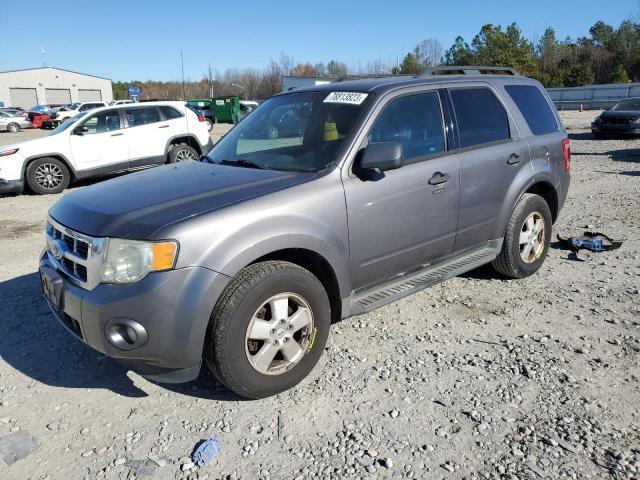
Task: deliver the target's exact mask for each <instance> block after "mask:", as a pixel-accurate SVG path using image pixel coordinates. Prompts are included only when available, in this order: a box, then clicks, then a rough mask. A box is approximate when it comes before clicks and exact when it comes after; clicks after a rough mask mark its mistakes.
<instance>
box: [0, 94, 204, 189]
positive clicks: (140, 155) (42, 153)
mask: <svg viewBox="0 0 640 480" xmlns="http://www.w3.org/2000/svg"><path fill="white" fill-rule="evenodd" d="M212 145H213V144H212V142H211V137H210V136H209V133H208V132H207V127H206V125H205V122H204V117H202V116H199V115H197V114H196V113H195V112H194V111H193V110H191V109H190V108H188V107H187V106H185V104H184V103H183V102H149V103H138V104H135V105H118V106H113V107H103V108H97V109H95V110H91V111H88V112H85V113H80V114H78V115H76V116H74V117H71V119H69V120H68V121H66V122H65V123H63V124H61V125H60V126H59V127H58V128H56V129H55V130H53V131H52V132H51V134H49V135H48V136H46V137H43V138H38V139H35V140H29V141H26V142H21V143H15V144H13V145H7V146H4V147H0V193H7V192H22V191H23V189H24V188H25V186H29V188H30V189H31V190H32V191H33V192H35V193H39V194H47V193H59V192H62V191H63V190H64V189H65V188H67V186H68V185H69V183H70V182H71V181H72V180H79V179H82V178H87V177H91V176H95V175H100V174H104V173H108V172H113V171H118V170H125V169H128V168H132V167H139V166H144V165H158V164H163V163H174V162H180V161H184V160H197V159H199V158H200V157H201V156H202V155H203V154H204V153H207V152H208V151H209V149H210V148H211V146H212Z"/></svg>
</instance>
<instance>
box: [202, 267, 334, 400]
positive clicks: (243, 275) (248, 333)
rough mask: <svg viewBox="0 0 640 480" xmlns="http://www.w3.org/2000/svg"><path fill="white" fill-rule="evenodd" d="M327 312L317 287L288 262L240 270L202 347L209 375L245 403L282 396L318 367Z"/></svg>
mask: <svg viewBox="0 0 640 480" xmlns="http://www.w3.org/2000/svg"><path fill="white" fill-rule="evenodd" d="M330 324H331V309H330V306H329V299H328V296H327V292H326V291H325V289H324V287H323V286H322V283H320V281H319V280H318V279H317V278H316V277H315V276H314V275H313V274H312V273H311V272H309V271H308V270H305V269H304V268H302V267H300V266H298V265H295V264H293V263H289V262H283V261H267V262H260V263H256V264H253V265H249V266H248V267H246V268H244V269H243V270H241V271H240V272H239V273H238V275H237V276H236V277H235V278H234V279H233V280H232V281H231V282H230V283H229V285H228V286H227V288H226V289H225V291H224V292H223V294H222V295H221V297H220V299H219V300H218V303H217V304H216V306H215V308H214V310H213V313H212V315H211V320H210V322H209V327H208V330H207V338H206V342H205V348H204V359H205V361H206V363H207V366H208V367H209V369H210V370H211V372H212V373H213V375H214V376H215V377H216V378H217V379H218V380H219V381H220V382H221V383H222V384H224V385H225V386H226V387H227V388H229V389H230V390H232V391H234V392H235V393H237V394H238V395H241V396H243V397H247V398H263V397H268V396H270V395H275V394H277V393H280V392H283V391H285V390H287V389H289V388H291V387H293V386H295V385H297V384H298V383H299V382H300V381H302V380H303V379H304V378H305V377H306V376H307V375H308V374H309V373H310V372H311V370H313V367H314V366H315V365H316V363H317V362H318V359H319V358H320V355H321V354H322V351H323V349H324V346H325V344H326V342H327V338H328V336H329V326H330Z"/></svg>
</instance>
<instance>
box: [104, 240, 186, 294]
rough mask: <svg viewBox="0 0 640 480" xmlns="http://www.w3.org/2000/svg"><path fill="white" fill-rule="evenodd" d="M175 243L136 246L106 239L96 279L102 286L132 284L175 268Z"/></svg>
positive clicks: (136, 241)
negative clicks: (103, 255)
mask: <svg viewBox="0 0 640 480" xmlns="http://www.w3.org/2000/svg"><path fill="white" fill-rule="evenodd" d="M177 253H178V243H177V242H140V241H138V240H123V239H120V238H109V239H107V246H106V254H105V257H104V262H103V264H102V267H101V268H100V279H101V280H102V281H103V282H106V283H134V282H137V281H139V280H142V279H143V278H144V277H146V276H147V274H148V273H149V272H156V271H160V270H170V269H172V268H173V266H174V265H175V261H176V257H177Z"/></svg>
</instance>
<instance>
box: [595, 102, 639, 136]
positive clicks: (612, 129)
mask: <svg viewBox="0 0 640 480" xmlns="http://www.w3.org/2000/svg"><path fill="white" fill-rule="evenodd" d="M591 132H592V133H593V135H594V136H595V137H596V138H603V137H606V136H634V137H635V136H640V98H632V99H629V100H623V101H622V102H619V103H616V104H615V105H614V106H613V107H611V108H610V109H609V110H606V111H604V112H602V114H600V115H598V117H596V119H595V120H594V122H593V123H592V124H591Z"/></svg>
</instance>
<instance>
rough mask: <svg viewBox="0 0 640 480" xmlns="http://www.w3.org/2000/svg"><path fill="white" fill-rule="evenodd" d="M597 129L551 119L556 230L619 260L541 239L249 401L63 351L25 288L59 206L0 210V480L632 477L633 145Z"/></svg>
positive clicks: (584, 118) (401, 306)
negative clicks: (557, 179)
mask: <svg viewBox="0 0 640 480" xmlns="http://www.w3.org/2000/svg"><path fill="white" fill-rule="evenodd" d="M596 114H597V112H585V113H583V114H579V113H575V112H571V113H570V114H563V117H564V118H565V122H566V124H567V126H568V127H569V128H570V132H571V137H572V148H573V161H572V176H573V179H572V186H571V190H570V192H569V198H568V200H567V203H566V205H565V208H564V210H563V211H562V214H561V217H560V219H559V221H558V223H557V224H556V226H555V231H556V232H559V233H562V234H565V235H568V234H575V233H579V232H581V231H582V230H584V228H583V227H584V226H585V225H589V228H592V229H595V230H599V231H603V232H605V233H607V234H609V235H610V236H613V237H619V238H622V239H625V243H624V245H623V246H622V248H621V249H620V250H617V251H614V252H608V253H607V252H605V253H600V254H595V253H593V254H591V253H584V254H583V253H581V254H580V257H581V258H582V259H583V261H577V260H575V259H571V257H570V256H569V255H568V252H567V251H563V250H561V249H559V247H558V246H557V245H556V244H555V243H554V244H552V249H551V250H550V253H549V257H548V259H547V261H546V263H545V264H544V266H543V268H542V269H541V271H540V272H538V273H537V274H536V275H534V276H533V277H531V278H528V279H526V280H520V281H511V280H503V279H501V278H500V277H499V276H497V275H495V274H493V273H492V271H491V270H490V269H489V268H481V269H478V270H475V271H473V272H470V273H468V274H466V275H463V276H461V277H457V278H454V279H451V280H449V281H447V282H445V283H443V284H440V285H438V286H435V287H433V288H430V289H427V290H425V291H423V292H420V293H418V294H416V295H413V296H411V297H408V298H406V299H403V300H401V301H399V302H396V303H393V304H391V305H388V306H386V307H384V308H381V309H379V310H377V311H374V312H372V313H369V314H366V315H361V316H358V317H354V318H351V319H348V320H345V321H343V322H340V323H338V324H336V325H334V326H333V327H332V329H331V336H330V339H329V343H328V347H327V349H326V351H325V354H324V355H323V357H322V359H321V361H320V363H319V365H318V366H317V367H316V369H315V370H314V371H313V373H312V374H311V376H310V377H309V378H308V379H307V380H306V381H304V382H303V383H302V384H301V385H300V386H298V387H297V388H295V389H293V390H291V391H289V392H286V393H284V394H281V395H278V396H276V397H272V398H268V399H265V400H258V401H243V400H241V399H238V398H236V397H234V396H233V395H232V394H231V393H229V392H228V391H226V390H225V389H224V388H223V387H221V386H219V385H218V384H216V382H215V381H213V380H212V379H211V378H210V377H209V376H208V375H206V374H203V375H201V378H200V379H198V380H197V381H196V382H193V383H190V384H187V385H181V386H166V385H157V384H154V383H151V382H149V381H147V380H145V379H143V378H142V377H140V376H138V375H136V374H133V373H130V372H126V371H125V370H124V369H122V368H121V367H119V366H118V365H117V364H116V363H115V362H113V361H112V360H110V359H108V358H105V357H104V356H102V355H100V354H99V353H97V352H95V351H93V350H91V349H90V348H88V347H86V346H85V345H83V344H82V343H80V342H78V341H77V340H76V339H74V338H72V337H71V336H70V335H69V334H67V333H66V332H65V331H64V330H63V328H62V327H61V326H59V325H58V324H57V323H56V321H55V320H54V319H53V317H52V316H51V315H50V313H49V312H48V311H47V308H46V306H45V304H44V301H43V300H42V299H41V294H40V287H39V283H38V277H37V275H36V274H35V273H34V270H35V265H36V262H37V257H38V254H39V252H40V250H41V249H42V246H43V234H42V228H43V225H44V219H45V215H46V211H47V209H48V208H49V206H50V205H51V204H52V203H53V202H54V201H55V200H56V197H35V196H21V197H7V198H0V212H1V213H0V218H1V219H2V222H1V224H0V225H1V226H0V246H1V247H2V248H0V264H2V266H3V268H2V269H1V270H0V318H2V319H3V324H4V328H3V335H2V336H0V356H1V360H0V456H2V457H3V458H4V461H5V463H7V465H6V466H4V465H2V460H0V471H1V472H2V474H0V477H2V478H10V479H27V478H29V479H45V478H47V479H48V478H51V479H70V478H73V479H84V478H86V479H95V478H105V479H131V478H143V477H145V476H146V477H147V478H159V479H205V478H210V479H217V478H225V479H227V478H245V479H256V478H263V479H270V478H271V479H306V478H331V479H333V478H353V479H360V478H436V479H461V478H466V479H475V478H489V479H516V478H519V479H536V478H540V479H545V478H549V479H557V478H576V479H586V478H598V479H600V478H614V479H620V478H640V473H638V472H640V366H639V358H640V315H639V314H640V301H639V300H640V290H639V288H640V248H639V247H638V240H639V237H640V210H639V208H638V194H639V193H640V188H639V183H638V180H639V178H638V177H639V176H640V151H639V150H638V148H639V147H640V141H638V140H606V141H594V140H593V139H592V137H591V134H590V133H589V132H588V131H587V130H585V128H586V127H587V126H588V122H589V121H590V120H591V119H593V118H594V117H595V115H596ZM5 137H6V136H5V135H1V136H0V141H2V140H4V138H5ZM214 435H215V436H217V437H218V438H219V439H220V441H221V444H222V448H223V451H222V453H221V454H220V455H219V456H218V457H217V459H216V460H215V461H214V463H212V464H211V465H209V466H207V467H203V468H197V467H193V465H192V464H191V460H190V458H189V457H190V454H191V453H192V451H193V448H194V446H195V445H196V444H197V443H198V442H200V441H201V440H202V439H205V438H209V437H211V436H214ZM17 446H22V447H23V450H22V451H21V452H16V450H15V448H16V447H17ZM12 448H13V449H12ZM16 457H23V458H21V459H19V460H16Z"/></svg>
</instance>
